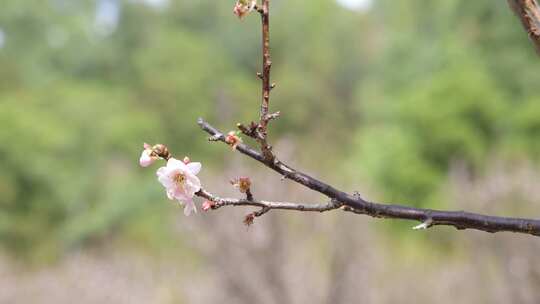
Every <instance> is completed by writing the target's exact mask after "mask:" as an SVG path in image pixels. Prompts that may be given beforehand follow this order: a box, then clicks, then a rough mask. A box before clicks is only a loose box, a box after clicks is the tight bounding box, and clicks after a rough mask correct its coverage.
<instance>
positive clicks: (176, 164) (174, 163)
mask: <svg viewBox="0 0 540 304" xmlns="http://www.w3.org/2000/svg"><path fill="white" fill-rule="evenodd" d="M167 168H177V169H181V170H186V164H184V162H183V161H180V160H178V159H176V158H172V157H171V158H170V159H169V160H168V161H167Z"/></svg>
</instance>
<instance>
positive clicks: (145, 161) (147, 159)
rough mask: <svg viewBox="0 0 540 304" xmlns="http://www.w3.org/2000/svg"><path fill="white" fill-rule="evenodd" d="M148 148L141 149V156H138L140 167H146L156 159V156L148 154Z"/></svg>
mask: <svg viewBox="0 0 540 304" xmlns="http://www.w3.org/2000/svg"><path fill="white" fill-rule="evenodd" d="M150 152H151V151H149V150H143V151H142V153H141V157H140V158H139V165H141V167H148V166H150V165H151V164H153V163H154V162H155V161H156V158H154V157H151V156H150Z"/></svg>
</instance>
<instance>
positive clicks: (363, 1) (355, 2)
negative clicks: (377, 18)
mask: <svg viewBox="0 0 540 304" xmlns="http://www.w3.org/2000/svg"><path fill="white" fill-rule="evenodd" d="M336 1H337V2H338V3H339V4H341V5H342V6H344V7H346V8H348V9H352V10H358V11H365V10H368V9H369V7H370V6H371V4H372V2H373V0H336Z"/></svg>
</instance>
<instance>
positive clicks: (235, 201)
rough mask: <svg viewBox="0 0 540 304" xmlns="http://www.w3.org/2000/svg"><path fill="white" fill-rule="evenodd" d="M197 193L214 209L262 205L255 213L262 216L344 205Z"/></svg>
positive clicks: (323, 209) (319, 209)
mask: <svg viewBox="0 0 540 304" xmlns="http://www.w3.org/2000/svg"><path fill="white" fill-rule="evenodd" d="M195 195H197V196H199V197H202V198H205V199H207V200H209V201H212V202H213V203H214V204H213V205H212V209H219V208H221V207H224V206H252V207H260V208H261V210H260V211H258V212H256V213H255V216H261V215H263V214H264V213H266V212H268V211H270V210H272V209H281V210H294V211H305V212H325V211H330V210H334V209H337V208H339V207H341V206H342V205H341V204H340V203H339V202H337V201H334V200H331V201H330V202H329V203H326V204H300V203H290V202H269V201H259V200H255V199H253V198H252V199H248V198H245V199H241V198H221V197H218V196H215V195H213V194H211V193H210V192H208V191H206V190H204V189H201V190H200V191H199V192H197V193H195Z"/></svg>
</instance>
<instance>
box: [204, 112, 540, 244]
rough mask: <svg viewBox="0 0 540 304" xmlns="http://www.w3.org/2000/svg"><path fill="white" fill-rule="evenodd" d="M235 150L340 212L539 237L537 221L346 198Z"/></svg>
mask: <svg viewBox="0 0 540 304" xmlns="http://www.w3.org/2000/svg"><path fill="white" fill-rule="evenodd" d="M198 124H199V126H200V127H201V128H202V129H203V130H204V131H205V132H207V133H208V134H210V138H211V139H212V140H214V141H221V142H225V137H224V136H223V133H222V132H220V131H219V130H217V129H216V128H214V127H213V126H211V125H210V124H208V123H207V122H205V121H204V120H203V119H202V118H199V120H198ZM236 150H237V151H239V152H240V153H242V154H244V155H246V156H249V157H250V158H252V159H254V160H256V161H258V162H260V163H262V164H264V165H265V166H267V167H268V168H270V169H272V170H274V171H276V172H277V173H279V174H281V175H282V176H283V177H284V178H288V179H291V180H293V181H295V182H297V183H299V184H301V185H303V186H305V187H307V188H310V189H312V190H314V191H317V192H319V193H322V194H324V195H326V196H327V197H329V198H330V199H331V200H332V201H336V202H340V203H342V204H343V205H344V207H343V209H344V210H345V211H349V212H354V213H357V214H365V215H369V216H372V217H376V218H393V219H404V220H416V221H420V222H422V224H421V225H419V226H417V227H416V228H418V229H422V228H429V227H431V226H435V225H446V226H454V227H455V228H457V229H476V230H481V231H485V232H492V233H493V232H500V231H510V232H519V233H526V234H531V235H535V236H540V220H536V219H526V218H510V217H498V216H489V215H482V214H477V213H470V212H465V211H441V210H432V209H424V208H413V207H407V206H402V205H394V204H383V203H374V202H369V201H367V200H364V199H363V198H362V197H360V196H359V195H350V194H348V193H345V192H343V191H341V190H338V189H336V188H334V187H333V186H331V185H329V184H327V183H325V182H322V181H320V180H318V179H316V178H314V177H311V176H309V175H307V174H305V173H302V172H300V171H298V170H295V169H293V168H291V167H289V166H288V165H286V164H284V163H282V162H281V161H279V160H277V159H276V158H275V159H273V160H268V159H266V158H265V157H264V156H263V155H262V153H260V152H258V151H256V150H254V149H253V148H251V147H249V146H247V145H245V144H239V145H238V146H237V147H236ZM235 202H236V203H235V204H236V205H241V204H244V205H256V206H259V207H263V206H264V205H261V204H260V203H256V202H253V201H247V200H235ZM248 203H249V204H248ZM233 205H234V204H233ZM279 209H288V208H279ZM290 209H294V208H290ZM294 210H298V209H294ZM304 211H305V210H304Z"/></svg>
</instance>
